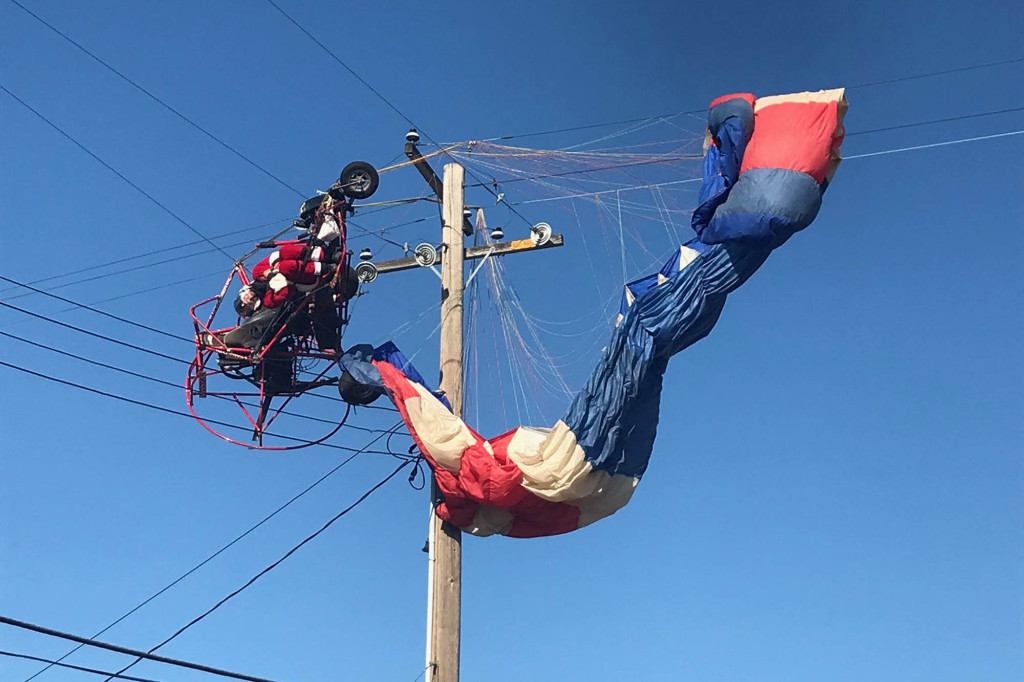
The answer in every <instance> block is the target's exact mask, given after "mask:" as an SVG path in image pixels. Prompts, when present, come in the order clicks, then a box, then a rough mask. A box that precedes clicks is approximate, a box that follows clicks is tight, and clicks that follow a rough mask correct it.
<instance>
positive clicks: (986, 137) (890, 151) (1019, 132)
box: [843, 130, 1024, 161]
mask: <svg viewBox="0 0 1024 682" xmlns="http://www.w3.org/2000/svg"><path fill="white" fill-rule="evenodd" d="M1014 135H1024V130H1011V131H1010V132H1007V133H996V134H995V135H979V136H977V137H966V138H963V139H961V140H949V141H948V142H933V143H932V144H919V145H914V146H912V147H899V148H898V149H883V150H882V151H877V152H868V153H867V154H854V155H853V156H846V157H843V160H844V161H849V160H850V159H865V158H867V157H869V156H884V155H885V154H899V153H900V152H912V151H917V150H918V149H932V148H934V147H947V146H949V145H953V144H964V143H965V142H980V141H981V140H994V139H996V138H999V137H1011V136H1014Z"/></svg>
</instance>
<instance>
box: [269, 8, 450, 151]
mask: <svg viewBox="0 0 1024 682" xmlns="http://www.w3.org/2000/svg"><path fill="white" fill-rule="evenodd" d="M267 2H268V3H270V6H271V7H273V8H274V9H276V10H277V11H278V12H280V13H281V16H283V17H284V18H285V19H287V20H288V21H289V22H291V23H292V25H294V26H295V28H297V29H299V30H300V31H301V32H302V33H303V34H305V36H306V37H307V38H309V39H310V40H312V41H313V42H314V43H316V44H317V45H318V46H319V47H320V49H322V50H323V51H324V52H326V53H327V55H328V56H329V57H330V58H331V59H333V60H334V61H336V62H338V64H340V65H341V67H342V68H344V69H345V70H346V71H348V72H349V73H350V74H352V76H353V77H354V78H355V79H356V80H357V81H359V82H360V83H362V84H363V85H364V86H366V88H367V89H368V90H369V91H370V92H372V93H373V94H375V95H376V96H377V97H378V98H379V99H380V101H382V102H384V104H386V105H388V106H389V107H391V109H392V111H394V112H395V113H396V114H398V115H399V116H401V117H402V118H403V119H404V120H405V122H406V123H408V124H409V125H410V126H412V127H413V128H417V129H418V128H419V126H417V125H416V124H415V123H413V121H412V119H410V118H409V117H408V116H406V115H405V114H403V113H402V112H401V110H400V109H399V108H398V107H396V106H395V105H394V104H392V103H391V100H389V99H388V98H387V97H385V96H384V95H382V94H381V93H380V91H379V90H377V88H375V87H373V86H372V85H370V84H369V83H368V82H366V80H364V79H363V77H362V76H360V75H359V74H358V73H356V72H355V71H353V70H352V67H350V66H349V65H348V64H346V63H345V62H343V61H342V60H341V58H340V57H339V56H338V55H336V54H334V53H333V52H332V51H331V50H330V48H328V47H327V46H326V45H324V44H323V43H321V42H320V41H319V40H317V38H316V36H314V35H313V34H312V33H310V32H309V31H307V30H306V29H305V28H303V26H302V24H300V23H299V22H297V21H296V20H295V19H293V18H292V17H291V15H289V14H288V13H287V12H285V11H284V10H283V9H281V7H280V6H279V5H278V4H277V3H275V2H274V0H267ZM420 132H423V131H422V130H421V131H420ZM423 134H424V135H426V133H423ZM427 138H428V139H429V138H430V136H429V135H427ZM431 142H433V140H431ZM435 144H436V143H435Z"/></svg>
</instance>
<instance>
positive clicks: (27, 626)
mask: <svg viewBox="0 0 1024 682" xmlns="http://www.w3.org/2000/svg"><path fill="white" fill-rule="evenodd" d="M0 623H2V624H3V625H10V626H13V627H16V628H21V629H23V630H31V631H32V632H38V633H39V634H41V635H48V636H50V637H59V638H60V639H67V640H70V641H72V642H80V643H81V644H85V645H88V646H93V647H96V648H98V649H106V650H107V651H115V652H117V653H119V654H128V655H129V656H136V657H138V658H139V659H143V658H144V659H146V660H150V661H156V662H157V663H166V664H168V665H174V666H178V667H179V668H189V669H191V670H198V671H200V672H204V673H210V674H211V675H220V676H221V677H231V678H234V679H236V680H246V682H274V680H269V679H267V678H265V677H254V676H252V675H244V674H242V673H233V672H231V671H230V670H221V669H220V668H212V667H210V666H208V665H201V664H199V663H192V662H191V661H183V660H181V659H177V658H168V657H166V656H158V655H155V654H151V653H149V652H146V651H137V650H135V649H129V648H127V647H123V646H118V645H116V644H109V643H107V642H100V641H98V640H95V639H89V638H88V637H79V636H78V635H73V634H71V633H69V632H61V631H60V630H54V629H52V628H46V627H43V626H42V625H35V624H33V623H27V622H25V621H23V620H15V619H14V618H8V617H7V616H0ZM121 672H124V671H121ZM118 674H120V673H118Z"/></svg>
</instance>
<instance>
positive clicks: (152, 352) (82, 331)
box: [0, 292, 189, 365]
mask: <svg viewBox="0 0 1024 682" xmlns="http://www.w3.org/2000/svg"><path fill="white" fill-rule="evenodd" d="M43 293H45V292H43ZM47 295H49V296H52V295H53V294H47ZM0 306H2V307H4V308H9V309H11V310H17V311H18V312H19V313H23V314H25V315H29V316H31V317H34V318H36V319H39V320H43V321H45V322H49V323H50V324H55V325H57V326H60V327H64V328H65V329H70V330H72V331H76V332H78V333H80V334H86V335H88V336H92V337H93V338H97V339H101V340H103V341H109V342H110V343H116V344H117V345H119V346H124V347H125V348H131V349H132V350H137V351H140V352H142V353H148V354H149V355H154V356H156V357H158V358H163V359H164V360H172V361H174V362H178V363H181V364H184V365H187V364H189V361H188V360H182V359H181V358H176V357H174V356H173V355H167V354H166V353H161V352H159V351H155V350H150V349H149V348H143V347H142V346H136V345H135V344H134V343H128V342H127V341H121V340H120V339H115V338H113V337H110V336H105V335H103V334H99V333H97V332H91V331H89V330H88V329H82V328H81V327H76V326H75V325H73V324H68V323H67V322H61V321H60V320H54V319H52V318H49V317H47V316H46V315H40V314H39V313H34V312H32V311H31V310H26V309H24V308H20V307H18V306H16V305H13V304H11V303H4V302H3V301H0Z"/></svg>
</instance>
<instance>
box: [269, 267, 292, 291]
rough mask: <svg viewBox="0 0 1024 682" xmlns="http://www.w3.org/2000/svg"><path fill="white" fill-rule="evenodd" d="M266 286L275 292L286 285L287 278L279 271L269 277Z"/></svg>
mask: <svg viewBox="0 0 1024 682" xmlns="http://www.w3.org/2000/svg"><path fill="white" fill-rule="evenodd" d="M267 286H269V287H270V290H271V291H273V292H274V293H277V292H279V291H281V290H282V289H284V288H285V287H287V286H288V280H287V279H285V276H284V275H282V274H281V273H280V272H279V273H277V274H276V275H274V276H273V277H271V278H270V281H268V282H267Z"/></svg>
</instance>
